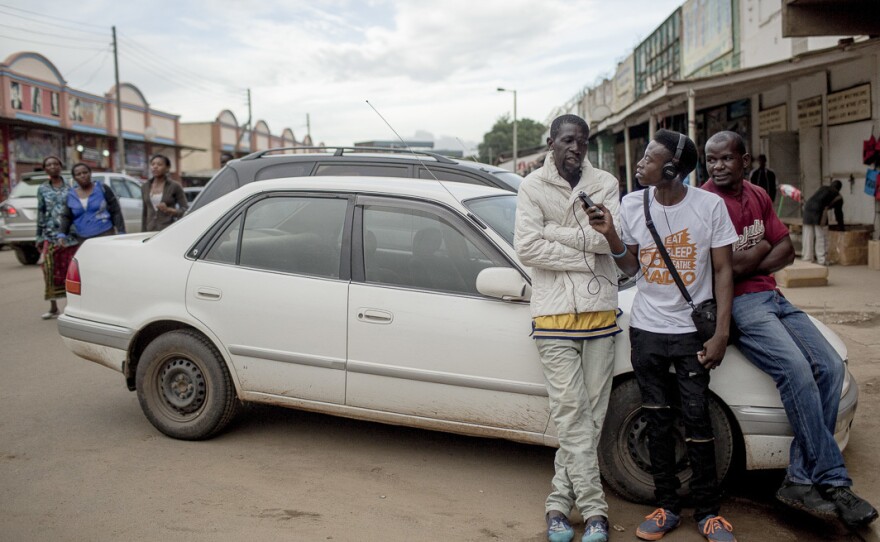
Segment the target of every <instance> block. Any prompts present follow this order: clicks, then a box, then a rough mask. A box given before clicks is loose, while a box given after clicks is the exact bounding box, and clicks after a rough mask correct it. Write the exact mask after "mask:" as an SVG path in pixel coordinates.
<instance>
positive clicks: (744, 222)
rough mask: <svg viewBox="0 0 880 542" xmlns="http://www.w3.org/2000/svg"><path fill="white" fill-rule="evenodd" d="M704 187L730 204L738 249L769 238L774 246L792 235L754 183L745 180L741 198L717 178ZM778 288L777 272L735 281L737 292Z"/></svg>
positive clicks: (728, 206) (735, 248)
mask: <svg viewBox="0 0 880 542" xmlns="http://www.w3.org/2000/svg"><path fill="white" fill-rule="evenodd" d="M702 188H703V189H704V190H708V191H709V192H712V193H713V194H718V195H719V196H720V197H721V199H723V200H724V204H725V205H727V213H728V214H729V215H730V220H731V221H733V228H734V229H735V230H736V233H737V234H738V235H739V239H737V241H736V243H734V245H733V250H734V252H736V251H737V250H746V249H749V248H752V247H753V246H755V245H757V244H758V243H760V242H761V241H762V240H764V239H767V241H769V242H770V244H771V245H776V243H778V242H779V241H781V240H782V239H783V238H784V237H785V236H786V235H788V228H787V227H785V224H783V223H782V221H781V220H779V217H778V216H776V212H775V211H774V210H773V202H772V201H770V196H768V195H767V192H766V191H764V190H762V189H761V188H759V187H757V186H755V185H753V184H752V183H750V182H748V181H745V180H744V181H743V184H742V188H743V190H742V194H740V195H739V196H738V197H737V196H732V195H730V194H727V193H726V192H722V191H721V190H719V189H718V187H717V186H715V181H714V180H713V179H709V181H708V182H707V183H706V184H704V185H703V186H702ZM775 289H776V279H774V278H773V275H752V276H749V277H746V278H743V279H738V280H736V282H734V285H733V295H734V296H738V295H742V294H754V293H757V292H766V291H768V290H775Z"/></svg>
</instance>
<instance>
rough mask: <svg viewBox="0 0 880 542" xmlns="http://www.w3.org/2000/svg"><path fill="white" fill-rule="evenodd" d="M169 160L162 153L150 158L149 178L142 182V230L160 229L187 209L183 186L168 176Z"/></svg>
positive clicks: (168, 224)
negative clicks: (150, 174)
mask: <svg viewBox="0 0 880 542" xmlns="http://www.w3.org/2000/svg"><path fill="white" fill-rule="evenodd" d="M169 169H171V160H169V159H168V157H167V156H165V155H164V154H156V155H154V156H153V157H152V158H150V172H151V173H152V174H153V176H152V177H150V180H149V181H147V182H146V183H144V186H143V196H144V212H143V215H142V219H141V229H142V231H160V230H164V229H165V228H167V227H168V226H170V225H171V224H172V223H173V222H174V220H175V219H178V218H180V217H182V216H183V215H184V214H186V210H187V209H189V204H188V203H187V202H186V195H184V193H183V187H182V186H180V185H179V184H177V183H176V182H174V181H172V180H171V178H170V177H169V176H168V170H169Z"/></svg>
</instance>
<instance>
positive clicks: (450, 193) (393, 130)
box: [364, 100, 458, 199]
mask: <svg viewBox="0 0 880 542" xmlns="http://www.w3.org/2000/svg"><path fill="white" fill-rule="evenodd" d="M364 101H366V102H367V105H369V106H370V108H371V109H372V110H373V111H375V112H376V114H377V115H379V118H380V119H382V122H384V123H385V124H386V125H387V126H388V128H390V129H391V131H392V132H394V135H396V136H397V139H399V140H400V142H401V143H403V146H404V147H406V150H408V151H409V152H411V153H412V155H413V156H415V157H416V160H418V161H419V163H420V164H422V167H424V168H425V171H427V172H428V173H430V174H431V177H433V178H434V180H435V181H437V182H438V183H440V186H442V187H443V190H446V191H447V192H449V189H448V188H446V186H445V185H444V184H443V183H442V182H440V179H438V178H437V176H436V175H434V172H433V171H431V169H430V168H429V167H428V165H427V164H426V163H424V162H423V161H422V159H421V158H420V157H419V155H418V154H416V152H415V151H414V150H412V148H411V147H410V146H409V144H407V142H406V141H404V140H403V138H402V137H400V134H398V133H397V130H395V129H394V126H391V123H390V122H388V121H387V120H386V119H385V117H383V116H382V113H379V110H378V109H376V108H375V107H373V104H371V103H370V100H364ZM449 195H450V196H452V197H453V198H455V195H453V193H452V192H449ZM455 199H458V198H455Z"/></svg>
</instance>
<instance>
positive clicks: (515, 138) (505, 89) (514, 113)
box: [498, 87, 519, 173]
mask: <svg viewBox="0 0 880 542" xmlns="http://www.w3.org/2000/svg"><path fill="white" fill-rule="evenodd" d="M498 92H512V93H513V172H514V173H519V171H518V168H517V158H518V156H517V151H518V149H517V137H516V89H512V88H501V87H498Z"/></svg>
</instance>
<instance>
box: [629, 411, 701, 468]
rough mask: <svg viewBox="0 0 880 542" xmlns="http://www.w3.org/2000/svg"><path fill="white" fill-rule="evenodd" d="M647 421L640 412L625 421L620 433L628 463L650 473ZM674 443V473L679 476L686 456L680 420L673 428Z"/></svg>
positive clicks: (685, 464) (685, 462) (679, 419)
mask: <svg viewBox="0 0 880 542" xmlns="http://www.w3.org/2000/svg"><path fill="white" fill-rule="evenodd" d="M647 427H648V421H647V418H646V417H645V416H644V414H643V413H642V411H639V412H637V413H635V415H633V416H631V417H630V418H629V420H627V424H626V431H623V432H622V433H621V437H622V438H623V439H625V449H626V451H627V452H628V454H629V458H630V461H632V462H633V464H634V465H635V466H636V467H637V468H638V469H639V470H641V471H643V472H646V473H650V472H652V470H651V456H650V454H649V452H648V432H647ZM672 432H673V438H674V441H675V472H676V473H677V474H681V473H682V471H683V470H685V469H686V468H687V466H688V465H687V454H686V447H685V444H684V438H683V437H682V435H683V434H684V427H683V426H682V422H681V418H678V419H677V420H676V422H675V425H674V427H673V430H672Z"/></svg>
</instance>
